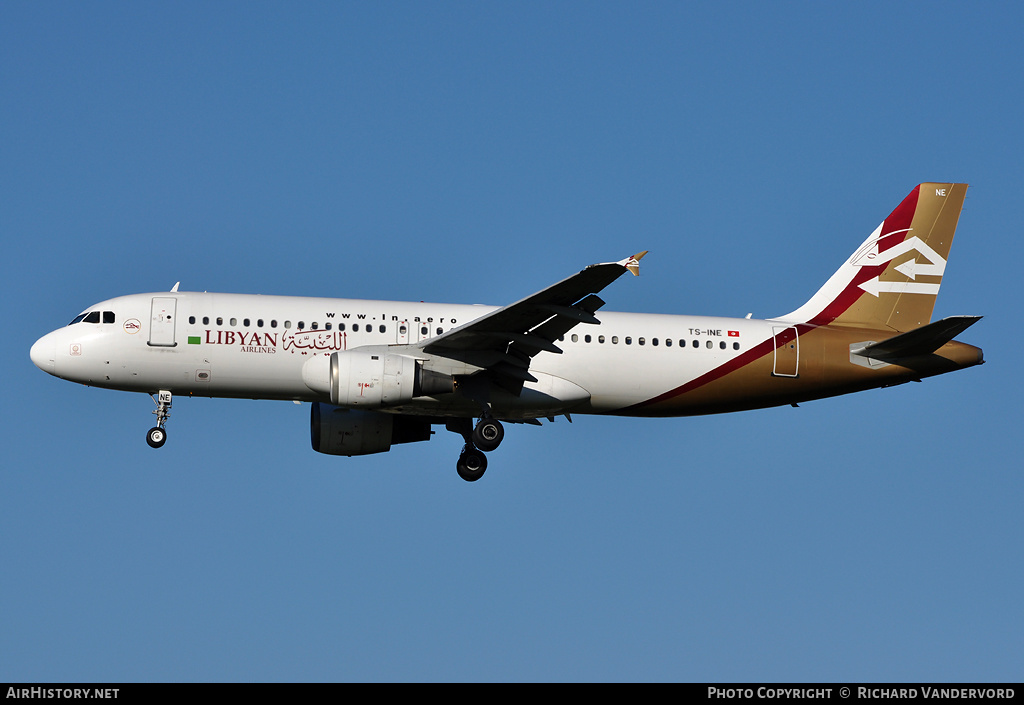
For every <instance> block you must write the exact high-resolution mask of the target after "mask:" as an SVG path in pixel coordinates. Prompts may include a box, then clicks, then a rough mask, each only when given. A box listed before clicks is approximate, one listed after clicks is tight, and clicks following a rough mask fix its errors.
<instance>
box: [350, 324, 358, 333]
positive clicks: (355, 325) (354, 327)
mask: <svg viewBox="0 0 1024 705" xmlns="http://www.w3.org/2000/svg"><path fill="white" fill-rule="evenodd" d="M352 331H353V332H354V333H358V332H359V324H358V323H353V324H352Z"/></svg>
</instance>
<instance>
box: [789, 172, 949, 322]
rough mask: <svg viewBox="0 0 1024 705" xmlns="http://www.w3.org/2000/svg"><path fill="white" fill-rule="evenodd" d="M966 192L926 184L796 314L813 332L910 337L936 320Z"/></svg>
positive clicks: (897, 207)
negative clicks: (867, 331) (825, 328)
mask: <svg viewBox="0 0 1024 705" xmlns="http://www.w3.org/2000/svg"><path fill="white" fill-rule="evenodd" d="M966 193H967V184H937V183H927V184H920V185H919V186H917V187H916V188H915V189H914V190H913V191H911V192H910V194H909V195H908V196H907V197H906V198H905V199H903V202H902V203H900V204H899V205H898V206H896V209H895V210H894V211H893V212H892V213H890V214H889V217H888V218H886V219H885V220H884V221H882V224H881V225H879V226H878V227H877V228H876V229H875V231H874V232H873V233H871V235H869V236H868V239H867V240H865V241H864V243H863V244H862V245H861V246H860V247H859V248H858V249H857V251H856V252H854V253H853V256H851V257H850V259H849V260H847V261H846V262H845V263H844V264H843V266H842V267H840V268H839V271H837V272H836V273H835V274H833V275H832V278H831V279H829V280H828V281H827V282H826V283H825V285H824V286H823V287H821V289H819V290H818V293H816V294H815V295H814V296H813V297H811V300H810V301H808V302H807V303H806V304H804V305H803V306H801V307H800V308H798V309H797V310H796V311H794V312H793V313H790V314H788V315H786V316H780V317H779V318H780V319H782V320H786V321H795V322H799V323H810V324H812V325H828V324H830V323H836V324H840V325H849V326H861V327H870V328H889V329H892V330H894V331H899V332H903V331H909V330H913V329H914V328H918V327H920V326H923V325H925V324H927V323H928V322H929V321H930V320H931V316H932V309H933V308H934V307H935V297H936V296H937V295H938V293H939V284H940V283H941V282H942V275H943V273H944V272H945V269H946V260H947V259H948V258H949V248H950V245H951V244H952V242H953V233H954V232H955V231H956V224H957V221H958V220H959V219H960V210H961V209H962V208H963V203H964V196H965V195H966Z"/></svg>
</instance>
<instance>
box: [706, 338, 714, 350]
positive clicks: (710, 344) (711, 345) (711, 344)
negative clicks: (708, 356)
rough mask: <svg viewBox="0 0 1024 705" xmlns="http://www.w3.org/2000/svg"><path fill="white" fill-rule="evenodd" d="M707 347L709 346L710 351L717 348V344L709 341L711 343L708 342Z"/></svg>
mask: <svg viewBox="0 0 1024 705" xmlns="http://www.w3.org/2000/svg"><path fill="white" fill-rule="evenodd" d="M707 346H708V350H710V349H711V348H713V347H715V344H714V343H712V342H711V341H710V340H709V341H708V343H707Z"/></svg>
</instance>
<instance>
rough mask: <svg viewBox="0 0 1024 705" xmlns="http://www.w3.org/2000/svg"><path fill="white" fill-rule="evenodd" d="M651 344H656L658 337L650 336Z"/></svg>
mask: <svg viewBox="0 0 1024 705" xmlns="http://www.w3.org/2000/svg"><path fill="white" fill-rule="evenodd" d="M651 345H654V346H657V345H658V339H657V338H651Z"/></svg>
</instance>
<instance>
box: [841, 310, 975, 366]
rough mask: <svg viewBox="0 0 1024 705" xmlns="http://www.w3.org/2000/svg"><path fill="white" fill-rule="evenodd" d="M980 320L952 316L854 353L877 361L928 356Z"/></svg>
mask: <svg viewBox="0 0 1024 705" xmlns="http://www.w3.org/2000/svg"><path fill="white" fill-rule="evenodd" d="M980 320H981V316H950V317H949V318H943V319H942V320H939V321H935V322H934V323H929V324H928V325H926V326H921V327H920V328H916V329H914V330H912V331H910V332H908V333H900V334H899V335H897V336H895V337H892V338H889V339H888V340H883V341H882V342H880V343H871V344H870V345H866V346H864V347H863V348H861V349H860V350H856V351H854V352H855V354H857V355H861V356H863V357H870V358H874V359H876V360H886V359H892V358H901V357H914V356H915V355H928V354H929V353H933V352H935V351H936V350H938V349H939V348H941V347H942V346H943V345H945V344H946V343H948V342H949V341H951V340H952V339H953V338H955V337H956V336H958V335H960V334H961V333H963V332H964V331H965V330H967V329H968V328H969V327H970V326H972V325H974V324H975V323H977V322H978V321H980Z"/></svg>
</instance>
